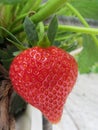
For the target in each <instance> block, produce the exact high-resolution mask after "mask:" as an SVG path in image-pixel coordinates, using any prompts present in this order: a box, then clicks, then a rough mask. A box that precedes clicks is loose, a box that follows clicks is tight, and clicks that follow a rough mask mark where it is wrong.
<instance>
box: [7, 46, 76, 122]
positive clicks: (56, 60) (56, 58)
mask: <svg viewBox="0 0 98 130" xmlns="http://www.w3.org/2000/svg"><path fill="white" fill-rule="evenodd" d="M77 72H78V69H77V63H76V61H75V59H74V58H73V57H72V56H71V55H70V54H68V53H67V52H65V51H64V50H62V49H60V48H57V47H55V46H51V47H48V48H41V47H37V46H36V47H33V48H30V49H27V50H25V51H23V52H22V53H20V54H19V55H18V56H16V57H15V58H14V60H13V62H12V64H11V66H10V71H9V75H10V79H11V81H12V84H13V87H14V89H15V91H16V92H17V93H18V94H19V95H20V96H21V97H22V98H23V99H25V101H27V102H28V103H30V104H31V105H33V106H34V107H36V108H38V109H39V110H40V111H41V112H42V113H43V114H44V115H45V117H46V118H47V119H48V120H49V121H50V122H51V123H57V122H59V121H60V119H61V116H62V112H63V107H64V103H65V101H66V98H67V96H68V95H69V93H70V92H71V90H72V88H73V86H74V84H75V81H76V78H77Z"/></svg>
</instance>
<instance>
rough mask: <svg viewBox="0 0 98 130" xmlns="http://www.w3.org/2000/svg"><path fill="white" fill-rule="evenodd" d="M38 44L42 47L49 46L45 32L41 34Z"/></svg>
mask: <svg viewBox="0 0 98 130" xmlns="http://www.w3.org/2000/svg"><path fill="white" fill-rule="evenodd" d="M38 45H39V46H40V47H43V48H46V47H49V46H50V45H51V43H50V41H49V39H48V37H47V35H46V34H45V35H44V36H43V38H42V39H41V40H40V41H39V43H38Z"/></svg>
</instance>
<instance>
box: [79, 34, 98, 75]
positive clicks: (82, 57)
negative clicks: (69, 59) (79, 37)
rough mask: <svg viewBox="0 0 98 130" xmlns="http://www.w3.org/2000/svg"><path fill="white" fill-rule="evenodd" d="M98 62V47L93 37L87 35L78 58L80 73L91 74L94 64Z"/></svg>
mask: <svg viewBox="0 0 98 130" xmlns="http://www.w3.org/2000/svg"><path fill="white" fill-rule="evenodd" d="M97 62H98V46H97V45H96V44H95V42H94V41H93V39H92V38H91V36H89V35H85V36H84V40H83V50H82V52H81V53H80V54H79V56H78V65H79V71H80V73H89V72H91V69H92V67H93V66H94V64H96V63H97Z"/></svg>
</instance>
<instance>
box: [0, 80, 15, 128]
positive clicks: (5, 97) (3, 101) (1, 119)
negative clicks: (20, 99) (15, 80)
mask: <svg viewBox="0 0 98 130" xmlns="http://www.w3.org/2000/svg"><path fill="white" fill-rule="evenodd" d="M0 82H1V83H0V130H15V121H14V118H13V117H12V115H10V114H9V106H10V98H11V95H12V85H11V82H10V80H7V79H5V80H1V81H0Z"/></svg>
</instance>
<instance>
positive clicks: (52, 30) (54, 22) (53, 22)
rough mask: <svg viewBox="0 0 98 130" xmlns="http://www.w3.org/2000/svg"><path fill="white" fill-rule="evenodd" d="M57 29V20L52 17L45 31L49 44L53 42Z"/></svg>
mask: <svg viewBox="0 0 98 130" xmlns="http://www.w3.org/2000/svg"><path fill="white" fill-rule="evenodd" d="M57 29H58V20H57V17H56V16H54V17H53V19H52V20H51V22H50V24H49V27H48V31H47V36H48V38H49V40H50V42H51V44H52V43H53V42H54V39H55V36H56V33H57Z"/></svg>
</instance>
